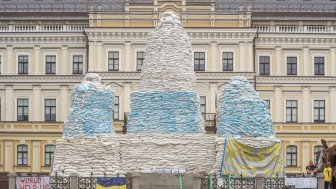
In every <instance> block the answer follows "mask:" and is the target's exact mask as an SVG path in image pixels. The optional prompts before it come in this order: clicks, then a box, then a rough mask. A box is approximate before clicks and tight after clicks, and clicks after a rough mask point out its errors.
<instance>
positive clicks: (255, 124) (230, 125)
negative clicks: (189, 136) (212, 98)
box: [217, 77, 275, 137]
mask: <svg viewBox="0 0 336 189" xmlns="http://www.w3.org/2000/svg"><path fill="white" fill-rule="evenodd" d="M217 107H218V109H217V129H218V134H219V135H220V136H225V137H263V136H265V137H273V136H274V135H275V133H274V129H273V123H272V119H271V116H270V113H269V109H268V108H267V105H266V103H265V101H263V100H262V99H261V98H260V97H259V96H258V94H257V92H256V91H255V90H254V88H253V87H252V85H250V84H249V82H248V81H247V79H246V78H244V77H233V78H231V81H230V82H229V83H228V84H227V85H226V86H225V87H224V89H223V92H222V94H221V96H220V98H219V100H218V106H217Z"/></svg>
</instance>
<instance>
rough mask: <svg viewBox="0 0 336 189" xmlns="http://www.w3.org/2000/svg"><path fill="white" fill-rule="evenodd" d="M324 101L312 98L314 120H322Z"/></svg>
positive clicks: (323, 117) (323, 116)
mask: <svg viewBox="0 0 336 189" xmlns="http://www.w3.org/2000/svg"><path fill="white" fill-rule="evenodd" d="M324 119H325V102H324V100H314V122H324Z"/></svg>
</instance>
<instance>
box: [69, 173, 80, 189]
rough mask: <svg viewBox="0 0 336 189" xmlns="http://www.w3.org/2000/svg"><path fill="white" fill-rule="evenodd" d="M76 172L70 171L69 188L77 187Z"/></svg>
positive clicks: (74, 188)
mask: <svg viewBox="0 0 336 189" xmlns="http://www.w3.org/2000/svg"><path fill="white" fill-rule="evenodd" d="M77 185H78V174H77V173H70V189H77V188H78V186H77Z"/></svg>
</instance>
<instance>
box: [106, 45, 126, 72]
mask: <svg viewBox="0 0 336 189" xmlns="http://www.w3.org/2000/svg"><path fill="white" fill-rule="evenodd" d="M111 51H115V52H119V66H118V67H119V70H118V71H109V70H108V58H109V57H108V53H109V52H111ZM105 55H106V56H105V70H106V71H107V72H120V71H122V70H123V68H122V67H121V65H122V63H121V60H122V54H121V49H120V48H117V47H114V48H112V47H106V48H105Z"/></svg>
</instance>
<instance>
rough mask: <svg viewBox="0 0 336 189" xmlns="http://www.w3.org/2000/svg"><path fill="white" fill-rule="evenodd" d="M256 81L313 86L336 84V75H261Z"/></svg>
mask: <svg viewBox="0 0 336 189" xmlns="http://www.w3.org/2000/svg"><path fill="white" fill-rule="evenodd" d="M256 83H257V85H258V84H270V85H273V84H284V85H287V84H295V85H301V86H302V85H304V84H307V85H309V86H311V85H312V84H321V85H328V86H329V85H330V84H336V77H332V76H322V77H316V76H297V77H288V76H269V77H261V76H257V78H256Z"/></svg>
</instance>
